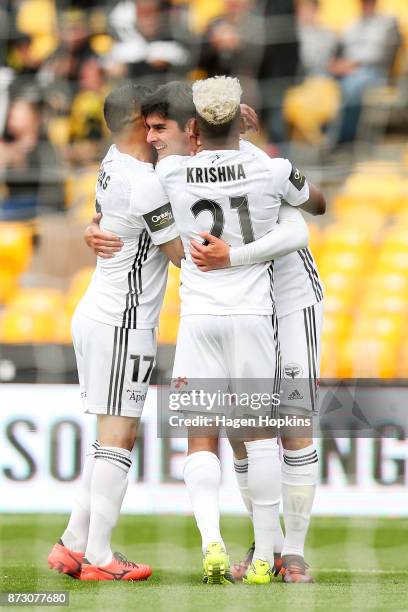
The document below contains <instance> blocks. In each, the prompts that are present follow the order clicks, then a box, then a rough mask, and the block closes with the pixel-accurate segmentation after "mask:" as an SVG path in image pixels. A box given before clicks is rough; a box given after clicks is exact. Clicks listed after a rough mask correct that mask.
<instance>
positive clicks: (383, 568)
mask: <svg viewBox="0 0 408 612" xmlns="http://www.w3.org/2000/svg"><path fill="white" fill-rule="evenodd" d="M0 521H1V523H0V525H1V588H0V590H1V591H30V590H31V591H43V590H46V591H50V590H68V591H69V592H70V606H69V609H71V610H75V611H76V610H87V611H88V612H89V610H103V611H111V610H112V611H113V610H114V611H115V612H122V611H127V610H132V609H134V610H138V611H142V612H145V611H146V612H147V611H149V612H150V611H153V612H160V611H163V612H164V611H165V612H173V611H174V612H190V611H192V612H206V611H208V612H210V611H211V612H222V611H228V612H229V611H233V612H241V611H242V612H252V611H257V612H258V611H259V612H262V611H264V610H265V611H268V612H271V611H272V610H276V611H277V612H284V611H286V610H290V611H302V612H309V611H316V612H323V611H324V612H327V611H329V612H337V611H341V612H344V611H352V612H360V611H362V610H380V611H384V612H396V611H398V612H402V611H406V610H408V553H407V549H408V547H407V533H408V530H407V527H408V521H407V520H403V519H365V518H318V517H315V518H314V519H313V521H312V527H311V530H310V533H309V537H308V543H307V560H308V562H309V563H310V565H311V568H312V570H313V575H314V576H315V578H316V584H314V585H284V584H283V583H282V582H281V580H280V579H279V580H275V581H274V582H273V583H272V584H270V585H263V586H258V587H254V586H248V585H243V584H237V585H231V586H229V585H228V586H206V585H203V584H201V582H200V579H201V574H200V568H201V554H200V547H199V538H198V534H197V530H196V527H195V524H194V521H193V519H192V517H187V516H124V517H121V519H120V523H119V525H118V527H117V528H116V530H115V533H114V539H113V542H114V550H120V551H121V552H124V553H125V554H126V555H127V556H128V557H129V559H131V560H134V561H137V560H140V561H142V562H146V563H149V564H151V565H152V567H153V576H152V577H151V578H150V579H149V580H148V581H147V582H141V583H131V584H128V583H123V582H84V583H81V582H79V581H76V580H72V579H70V578H68V577H66V576H59V575H58V574H56V573H54V572H51V571H50V570H48V568H47V561H46V560H47V555H48V552H49V550H50V548H51V546H52V544H53V543H54V542H55V541H56V540H57V539H58V537H59V535H60V533H61V532H62V530H63V528H64V526H65V521H66V517H64V516H57V515H47V516H46V515H17V516H13V515H2V516H1V519H0ZM222 531H223V535H224V539H225V541H226V543H227V545H228V549H229V552H230V555H231V559H233V560H234V562H235V561H238V560H240V558H241V557H242V555H243V553H244V552H245V550H246V547H247V545H248V544H249V543H250V541H251V529H250V525H249V522H248V520H247V519H245V518H242V517H223V519H222ZM20 609H21V608H20ZM24 609H28V608H24ZM36 609H39V608H36ZM43 609H45V608H43ZM47 609H50V608H47ZM51 609H53V608H51ZM65 609H67V608H65Z"/></svg>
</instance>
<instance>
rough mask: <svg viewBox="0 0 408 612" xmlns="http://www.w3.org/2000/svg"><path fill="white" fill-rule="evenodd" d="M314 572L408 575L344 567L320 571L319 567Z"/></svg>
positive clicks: (399, 571)
mask: <svg viewBox="0 0 408 612" xmlns="http://www.w3.org/2000/svg"><path fill="white" fill-rule="evenodd" d="M313 569H314V571H316V572H319V573H326V574H330V573H334V574H349V573H352V574H401V575H404V576H405V575H407V574H408V570H392V569H390V570H383V569H365V570H364V569H354V568H352V567H350V569H347V568H344V567H333V568H325V569H319V568H317V567H315V568H313Z"/></svg>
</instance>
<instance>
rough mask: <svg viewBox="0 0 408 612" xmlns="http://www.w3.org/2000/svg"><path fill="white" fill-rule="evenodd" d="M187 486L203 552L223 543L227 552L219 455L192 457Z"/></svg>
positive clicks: (203, 453) (201, 453) (186, 472)
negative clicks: (221, 525)
mask: <svg viewBox="0 0 408 612" xmlns="http://www.w3.org/2000/svg"><path fill="white" fill-rule="evenodd" d="M184 482H185V483H186V487H187V491H188V494H189V496H190V500H191V505H192V506H193V512H194V516H195V520H196V523H197V527H198V529H199V530H200V533H201V539H202V547H203V552H205V549H206V548H207V546H208V544H210V542H221V544H222V545H223V546H224V548H225V545H224V541H223V539H222V537H221V533H220V509H219V490H220V484H221V465H220V460H219V459H218V457H217V455H214V453H210V452H208V451H199V452H197V453H192V454H191V455H188V456H187V457H186V461H185V464H184Z"/></svg>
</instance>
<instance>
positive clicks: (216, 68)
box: [197, 0, 264, 79]
mask: <svg viewBox="0 0 408 612" xmlns="http://www.w3.org/2000/svg"><path fill="white" fill-rule="evenodd" d="M254 5H255V3H254V2H253V0H226V1H225V13H224V15H221V16H220V17H217V18H216V19H214V20H213V21H211V22H210V23H209V24H208V27H207V30H206V32H205V33H204V36H203V42H202V45H201V50H200V56H199V59H198V66H197V67H198V69H200V70H204V71H205V72H206V74H207V76H209V77H211V76H215V75H218V74H225V75H234V76H237V77H239V78H241V79H242V78H245V77H249V78H256V77H257V75H258V72H259V68H260V63H261V60H262V54H263V44H264V29H263V24H262V20H261V18H260V15H259V14H256V13H255V12H254V11H253V10H252V9H254V8H255V6H254Z"/></svg>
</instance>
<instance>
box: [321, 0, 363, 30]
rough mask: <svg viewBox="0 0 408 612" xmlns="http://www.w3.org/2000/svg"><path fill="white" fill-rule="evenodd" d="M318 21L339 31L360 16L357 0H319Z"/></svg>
mask: <svg viewBox="0 0 408 612" xmlns="http://www.w3.org/2000/svg"><path fill="white" fill-rule="evenodd" d="M318 15H319V22H320V23H321V24H322V25H323V26H325V27H326V28H329V29H330V30H336V31H341V30H344V29H345V28H347V27H348V26H349V25H351V24H352V23H353V21H355V20H356V19H358V17H359V16H360V5H359V2H358V0H342V1H341V2H338V0H320V3H319V13H318Z"/></svg>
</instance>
